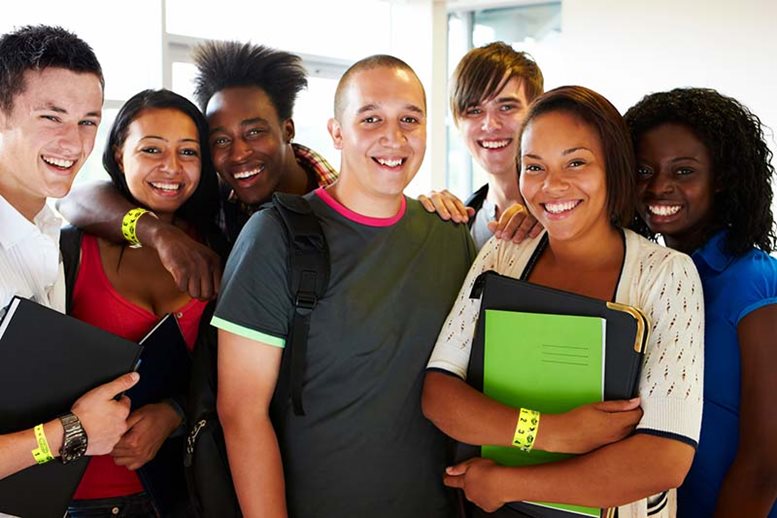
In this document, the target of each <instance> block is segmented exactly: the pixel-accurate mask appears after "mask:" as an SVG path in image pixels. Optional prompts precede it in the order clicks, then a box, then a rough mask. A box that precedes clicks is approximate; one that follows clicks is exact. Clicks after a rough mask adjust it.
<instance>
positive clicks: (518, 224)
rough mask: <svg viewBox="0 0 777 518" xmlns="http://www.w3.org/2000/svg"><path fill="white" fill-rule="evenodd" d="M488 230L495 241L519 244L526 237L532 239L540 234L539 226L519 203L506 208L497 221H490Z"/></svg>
mask: <svg viewBox="0 0 777 518" xmlns="http://www.w3.org/2000/svg"><path fill="white" fill-rule="evenodd" d="M488 229H489V230H490V231H491V232H492V233H493V234H494V235H495V236H496V238H497V239H502V240H504V241H512V242H513V243H520V242H521V241H523V240H524V239H526V238H527V237H530V238H534V237H537V236H539V235H540V232H542V225H540V224H539V222H538V221H537V218H535V217H534V216H533V215H532V214H531V212H529V211H528V210H526V207H525V206H523V205H521V204H520V203H516V204H515V205H512V206H510V207H508V208H507V210H505V211H504V212H502V215H501V216H500V217H499V221H490V222H489V223H488Z"/></svg>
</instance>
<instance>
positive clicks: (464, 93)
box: [420, 41, 543, 250]
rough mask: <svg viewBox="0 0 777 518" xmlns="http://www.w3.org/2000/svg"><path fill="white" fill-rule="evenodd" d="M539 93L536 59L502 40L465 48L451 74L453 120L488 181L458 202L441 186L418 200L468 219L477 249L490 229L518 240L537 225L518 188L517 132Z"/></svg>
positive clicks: (446, 214) (537, 228) (445, 215)
mask: <svg viewBox="0 0 777 518" xmlns="http://www.w3.org/2000/svg"><path fill="white" fill-rule="evenodd" d="M542 92H543V77H542V71H541V70H540V68H539V67H538V66H537V63H535V62H534V60H532V58H531V57H530V56H529V55H528V54H526V53H524V52H518V51H516V50H514V49H513V48H512V47H510V45H508V44H506V43H503V42H501V41H497V42H494V43H489V44H488V45H485V46H483V47H478V48H475V49H472V50H470V51H469V52H467V54H465V55H464V57H463V58H462V59H461V61H459V64H458V65H457V66H456V70H455V71H454V72H453V76H452V77H451V96H450V107H451V113H452V114H453V120H454V122H455V123H456V126H457V127H458V128H459V132H460V133H461V137H462V139H463V140H464V143H465V144H466V146H467V149H468V150H469V152H470V154H471V155H472V158H474V159H475V161H476V162H477V163H478V165H480V167H481V168H482V169H483V170H484V171H485V172H486V174H487V175H488V183H486V184H485V185H483V186H482V187H480V188H479V189H478V190H477V191H475V192H474V193H473V194H472V195H471V196H470V197H469V198H468V199H467V200H466V201H465V202H464V203H463V204H462V202H461V201H460V200H459V199H458V198H456V197H455V196H454V195H453V194H451V193H449V192H448V191H446V190H443V191H441V192H432V193H431V194H430V195H429V196H428V197H426V196H422V197H421V198H420V199H421V201H422V203H423V204H424V206H425V207H426V209H427V210H428V211H433V210H436V211H438V212H439V213H440V215H441V217H443V218H445V219H448V218H451V219H453V220H454V221H467V222H468V224H469V226H470V231H471V232H472V238H473V239H474V241H475V246H476V247H477V249H478V250H480V249H481V248H482V247H483V245H484V244H485V243H486V241H488V240H489V239H490V238H491V236H492V235H494V233H495V232H496V234H497V236H499V237H504V238H510V239H513V238H514V240H515V241H516V242H519V241H521V240H522V239H523V238H524V237H526V236H531V237H536V236H537V235H538V234H539V231H540V230H541V229H542V227H541V226H540V225H537V224H536V223H537V220H536V219H535V218H534V217H533V216H532V215H531V214H529V213H528V212H527V211H526V209H525V207H524V203H523V199H522V198H521V193H520V192H519V191H518V132H519V131H520V129H521V124H522V123H523V119H524V116H525V115H526V110H527V108H528V107H529V104H530V103H531V102H532V101H533V100H534V99H535V98H536V97H537V96H538V95H540V94H541V93H542ZM508 209H509V210H508ZM503 216H504V217H503ZM497 222H498V224H497ZM503 232H504V234H505V235H504V236H502V233H503ZM508 236H509V237H508Z"/></svg>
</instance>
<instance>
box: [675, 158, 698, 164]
mask: <svg viewBox="0 0 777 518" xmlns="http://www.w3.org/2000/svg"><path fill="white" fill-rule="evenodd" d="M683 160H690V161H691V162H696V163H698V164H700V163H701V160H699V159H698V158H696V157H695V156H678V157H675V158H673V159H672V163H675V162H682V161H683Z"/></svg>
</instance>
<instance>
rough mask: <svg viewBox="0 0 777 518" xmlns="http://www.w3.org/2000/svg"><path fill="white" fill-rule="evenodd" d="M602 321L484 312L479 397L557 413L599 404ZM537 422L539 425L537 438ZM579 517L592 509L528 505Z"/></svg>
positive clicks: (540, 456) (503, 454)
mask: <svg viewBox="0 0 777 518" xmlns="http://www.w3.org/2000/svg"><path fill="white" fill-rule="evenodd" d="M605 326H606V320H605V319H603V318H599V317H584V316H570V315H551V314H543V313H522V312H516V311H500V310H493V309H488V310H486V325H485V355H484V361H483V371H484V373H483V392H484V393H485V394H486V395H487V396H489V397H491V398H493V399H496V400H497V401H500V402H502V403H505V404H507V405H510V406H513V407H516V408H519V407H525V408H531V409H533V410H539V411H540V412H543V413H562V412H566V411H567V410H571V409H572V408H575V407H578V406H580V405H583V404H586V403H593V402H596V401H602V400H603V399H604V351H605V337H606V330H605ZM541 429H542V422H541V421H540V433H542V432H541ZM481 452H482V456H483V457H485V458H488V459H493V460H494V461H496V462H497V463H499V464H502V465H507V466H526V465H530V464H542V463H545V462H553V461H558V460H562V459H565V458H568V457H570V455H566V454H560V453H548V452H544V451H539V450H533V451H530V452H523V451H521V450H519V449H518V448H510V447H502V446H483V447H482V449H481ZM532 503H536V504H537V505H542V506H547V507H552V508H555V509H560V510H564V511H570V512H573V513H579V514H581V515H584V516H596V517H598V516H599V514H600V510H599V509H598V508H591V507H583V506H577V505H567V504H551V503H544V502H532Z"/></svg>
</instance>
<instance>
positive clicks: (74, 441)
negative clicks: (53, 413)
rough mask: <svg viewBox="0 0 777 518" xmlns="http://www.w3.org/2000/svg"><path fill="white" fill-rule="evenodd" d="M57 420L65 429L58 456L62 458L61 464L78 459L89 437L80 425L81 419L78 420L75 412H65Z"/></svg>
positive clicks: (83, 451)
mask: <svg viewBox="0 0 777 518" xmlns="http://www.w3.org/2000/svg"><path fill="white" fill-rule="evenodd" d="M59 420H60V421H61V422H62V428H63V429H64V430H65V435H64V437H63V439H62V448H61V449H60V450H59V455H60V457H59V458H60V459H61V460H62V464H67V463H68V462H73V461H74V460H78V459H80V458H81V457H82V456H83V455H84V453H86V447H87V445H88V444H89V439H88V438H87V436H86V431H84V427H83V426H81V421H79V420H78V417H76V415H75V414H65V415H63V416H60V418H59Z"/></svg>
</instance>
